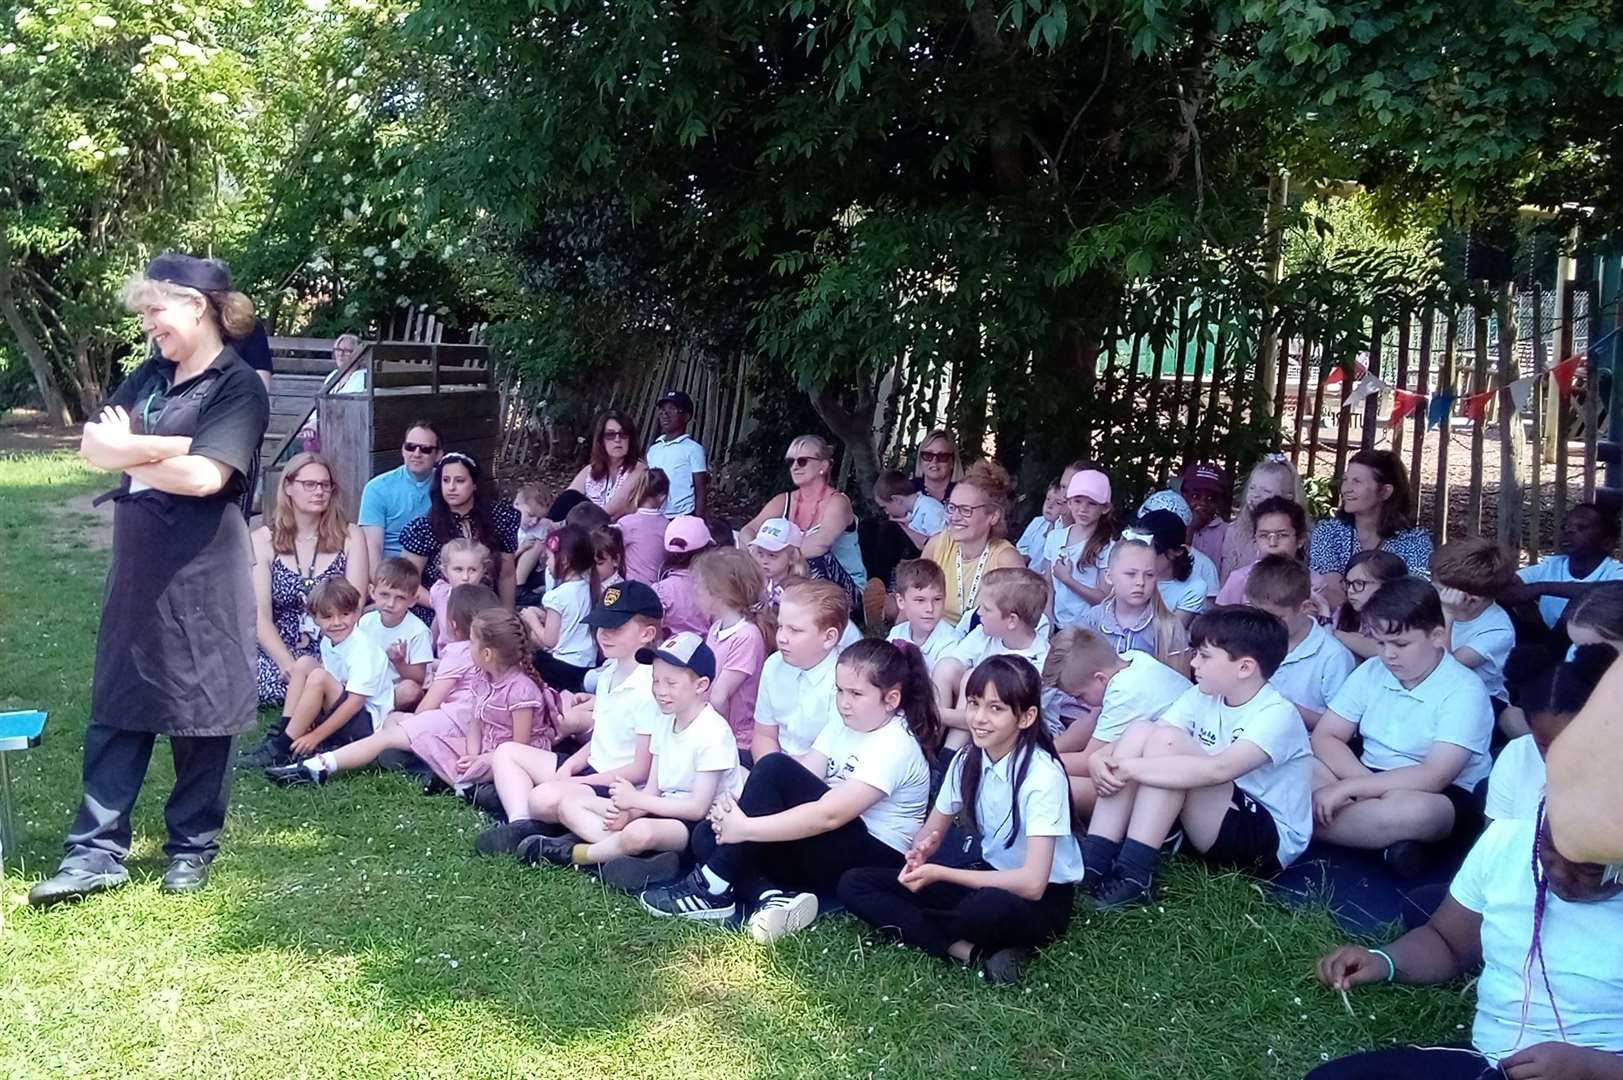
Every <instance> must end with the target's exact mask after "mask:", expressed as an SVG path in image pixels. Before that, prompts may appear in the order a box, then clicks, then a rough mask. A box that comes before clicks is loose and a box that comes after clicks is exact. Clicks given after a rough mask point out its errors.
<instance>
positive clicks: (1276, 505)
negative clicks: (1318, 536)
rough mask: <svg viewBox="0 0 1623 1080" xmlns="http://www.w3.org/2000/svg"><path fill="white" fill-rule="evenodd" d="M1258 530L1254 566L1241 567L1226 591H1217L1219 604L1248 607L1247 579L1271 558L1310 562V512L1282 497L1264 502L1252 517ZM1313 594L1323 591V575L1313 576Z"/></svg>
mask: <svg viewBox="0 0 1623 1080" xmlns="http://www.w3.org/2000/svg"><path fill="white" fill-rule="evenodd" d="M1253 517H1254V518H1255V520H1256V523H1257V526H1256V529H1255V530H1254V531H1253V533H1252V536H1253V537H1254V538H1255V541H1256V550H1257V558H1256V560H1255V561H1253V562H1249V563H1247V564H1246V565H1244V566H1242V567H1239V568H1238V569H1236V570H1235V571H1234V573H1232V574H1230V575H1229V577H1228V580H1227V581H1225V582H1223V587H1222V588H1221V589H1219V590H1217V602H1218V603H1219V604H1245V603H1250V601H1248V600H1247V599H1246V595H1245V583H1246V579H1248V578H1249V577H1250V576H1251V571H1252V570H1254V569H1256V566H1257V563H1258V562H1261V561H1262V560H1263V559H1266V558H1267V557H1268V556H1270V555H1282V556H1284V557H1285V558H1287V559H1296V560H1297V561H1299V562H1301V563H1302V564H1303V565H1306V564H1307V559H1306V558H1304V557H1303V554H1304V549H1305V548H1306V546H1307V536H1308V533H1307V511H1305V510H1303V509H1302V504H1301V503H1299V502H1296V501H1294V500H1292V499H1287V498H1285V497H1284V496H1282V495H1276V496H1274V497H1273V498H1271V499H1264V500H1263V501H1262V502H1260V503H1258V504H1257V509H1256V511H1255V512H1254V514H1253ZM1308 583H1309V586H1310V590H1311V592H1312V593H1313V595H1314V596H1317V595H1318V594H1319V590H1320V589H1322V588H1323V587H1324V575H1323V574H1312V573H1311V572H1310V577H1309V578H1308Z"/></svg>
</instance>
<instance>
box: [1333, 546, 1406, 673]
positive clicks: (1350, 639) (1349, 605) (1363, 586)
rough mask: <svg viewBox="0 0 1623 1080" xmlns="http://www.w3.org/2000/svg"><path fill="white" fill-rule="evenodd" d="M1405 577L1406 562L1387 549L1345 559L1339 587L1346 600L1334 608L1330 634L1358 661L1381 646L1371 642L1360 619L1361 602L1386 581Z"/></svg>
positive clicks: (1365, 626)
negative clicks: (1333, 627) (1345, 564)
mask: <svg viewBox="0 0 1623 1080" xmlns="http://www.w3.org/2000/svg"><path fill="white" fill-rule="evenodd" d="M1408 576H1409V564H1408V563H1406V562H1404V561H1403V560H1402V559H1400V558H1399V557H1398V556H1396V555H1394V554H1392V553H1391V552H1390V551H1381V550H1380V549H1379V548H1369V549H1367V550H1364V551H1360V552H1359V553H1358V554H1356V555H1354V556H1353V557H1352V558H1351V559H1350V560H1348V562H1347V572H1346V574H1344V575H1342V586H1343V588H1344V590H1345V591H1346V593H1347V599H1346V600H1345V601H1343V602H1342V605H1341V607H1340V608H1339V609H1338V610H1337V611H1336V615H1335V629H1334V633H1335V635H1336V640H1337V641H1339V642H1341V643H1342V644H1343V645H1345V646H1346V647H1347V651H1348V652H1350V653H1352V654H1353V655H1354V656H1355V657H1357V658H1358V659H1359V660H1367V659H1368V658H1370V657H1372V656H1378V655H1379V654H1380V651H1381V647H1380V646H1379V645H1377V644H1376V643H1375V637H1374V635H1373V634H1371V633H1370V632H1369V627H1368V626H1367V625H1366V624H1365V622H1364V614H1363V612H1364V605H1365V604H1367V603H1369V598H1370V597H1372V596H1374V595H1375V590H1376V589H1379V588H1380V587H1381V586H1382V585H1385V584H1386V583H1387V582H1388V581H1397V580H1399V579H1400V578H1405V577H1408Z"/></svg>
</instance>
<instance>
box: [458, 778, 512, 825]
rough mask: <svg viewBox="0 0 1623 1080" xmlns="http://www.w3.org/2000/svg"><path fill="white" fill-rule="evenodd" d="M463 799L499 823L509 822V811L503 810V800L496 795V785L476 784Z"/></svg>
mask: <svg viewBox="0 0 1623 1080" xmlns="http://www.w3.org/2000/svg"><path fill="white" fill-rule="evenodd" d="M462 797H463V798H465V799H467V800H468V801H469V802H470V803H472V804H473V805H474V806H476V807H477V808H479V809H480V810H483V811H484V812H485V813H487V814H489V815H490V816H491V817H493V818H495V819H496V820H497V821H506V820H507V811H506V810H503V809H502V799H501V796H500V795H497V794H496V785H495V784H492V783H490V782H489V781H484V782H481V783H478V784H475V785H473V787H471V788H469V789H468V790H467V792H466V793H465V794H464V795H463V796H462Z"/></svg>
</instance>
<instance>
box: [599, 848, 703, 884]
mask: <svg viewBox="0 0 1623 1080" xmlns="http://www.w3.org/2000/svg"><path fill="white" fill-rule="evenodd" d="M681 872H682V857H681V856H680V855H678V854H677V853H676V852H674V851H661V852H660V853H659V854H657V855H627V856H625V857H623V858H619V859H610V860H609V861H608V862H606V863H604V864H603V865H602V866H599V867H598V868H597V876H598V880H600V881H602V882H603V884H605V885H607V886H609V887H610V888H611V889H619V890H620V891H621V892H628V893H640V892H642V891H643V890H644V889H646V888H648V886H650V885H654V884H657V883H659V882H661V881H670V880H672V879H673V878H675V877H676V875H677V874H680V873H681Z"/></svg>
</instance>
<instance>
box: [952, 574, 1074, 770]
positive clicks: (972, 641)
mask: <svg viewBox="0 0 1623 1080" xmlns="http://www.w3.org/2000/svg"><path fill="white" fill-rule="evenodd" d="M977 601H978V602H977V604H976V612H977V614H979V615H980V624H979V625H978V626H976V627H975V629H973V630H971V631H969V632H968V633H967V634H965V635H964V636H963V639H962V640H960V641H959V642H958V643H957V644H956V645H953V646H952V647H951V648H949V649H948V650H947V651H946V653H945V654H944V655H943V656H942V657H941V659H940V660H939V661H937V663H936V666H935V670H934V671H933V672H932V673H931V678H932V679H933V680H934V682H935V687H936V704H937V707H938V708H939V709H940V711H941V723H942V724H943V725H944V726H945V727H947V728H948V729H949V732H948V735H947V747H948V748H949V749H956V748H957V747H960V746H962V745H964V743H966V742H967V741H968V740H969V735H968V728H969V723H968V721H967V720H966V719H965V711H964V696H963V687H964V682H965V680H966V679H967V678H968V677H969V673H970V672H971V671H973V670H974V669H975V666H976V665H977V664H979V663H980V662H981V661H982V660H986V659H989V658H990V657H993V656H1005V655H1007V656H1019V657H1022V658H1024V659H1025V660H1026V661H1028V662H1029V663H1030V664H1031V666H1032V667H1033V668H1035V669H1036V670H1037V671H1042V669H1043V661H1044V660H1046V659H1047V658H1048V640H1049V639H1048V635H1047V634H1044V633H1042V631H1041V627H1042V620H1043V614H1044V613H1045V612H1046V611H1047V609H1048V582H1047V581H1045V580H1044V579H1043V576H1042V575H1041V574H1038V573H1034V572H1033V571H1030V570H1023V569H1020V568H1018V567H1012V566H1006V567H1003V568H1001V569H998V570H993V571H991V572H990V573H988V574H987V575H986V577H985V578H983V579H982V581H981V591H980V593H979V595H978V597H977Z"/></svg>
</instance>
